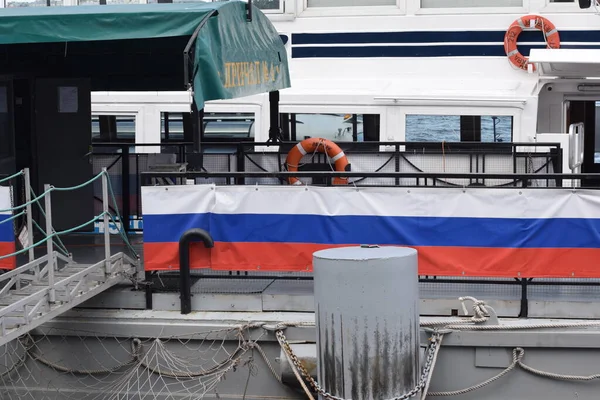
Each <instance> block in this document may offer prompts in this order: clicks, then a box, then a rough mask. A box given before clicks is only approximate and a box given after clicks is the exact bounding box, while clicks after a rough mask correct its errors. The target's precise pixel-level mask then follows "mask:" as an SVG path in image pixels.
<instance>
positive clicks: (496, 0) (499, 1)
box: [421, 0, 523, 8]
mask: <svg viewBox="0 0 600 400" xmlns="http://www.w3.org/2000/svg"><path fill="white" fill-rule="evenodd" d="M421 7H422V8H469V7H523V0H421Z"/></svg>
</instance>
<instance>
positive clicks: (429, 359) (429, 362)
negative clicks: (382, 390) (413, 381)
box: [275, 330, 442, 400]
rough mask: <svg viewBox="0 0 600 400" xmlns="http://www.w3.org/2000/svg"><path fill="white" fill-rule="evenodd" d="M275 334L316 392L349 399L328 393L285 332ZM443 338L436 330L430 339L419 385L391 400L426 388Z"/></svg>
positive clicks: (332, 399)
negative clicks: (304, 362) (314, 376)
mask: <svg viewBox="0 0 600 400" xmlns="http://www.w3.org/2000/svg"><path fill="white" fill-rule="evenodd" d="M275 335H276V336H277V340H278V341H279V343H280V344H281V347H282V348H283V350H284V351H285V352H286V353H287V354H288V356H289V357H290V359H291V360H292V363H293V364H294V366H295V367H296V368H297V369H298V370H299V371H300V373H301V374H302V376H303V377H304V379H306V381H307V382H308V383H309V384H310V385H311V386H312V388H313V389H314V390H315V392H317V393H319V394H320V395H321V396H323V397H325V398H327V399H330V400H347V399H344V398H342V397H337V396H334V395H332V394H331V393H328V392H327V391H325V389H323V388H322V387H321V386H320V385H319V383H318V382H317V381H315V380H314V379H313V377H312V376H310V374H309V373H308V371H307V370H306V368H305V367H304V365H303V364H302V363H301V362H300V360H299V359H298V357H297V356H296V354H294V352H293V350H292V348H291V346H290V344H289V342H288V340H287V338H286V337H285V335H284V334H283V331H281V330H278V331H277V332H276V333H275ZM441 338H442V333H439V332H434V333H433V334H432V335H431V338H430V339H429V340H430V345H429V346H428V348H427V352H426V360H425V367H424V368H423V371H422V374H421V379H420V380H419V383H418V384H417V386H415V387H414V388H413V389H412V390H411V391H410V392H408V393H406V394H403V395H401V396H398V397H394V398H393V399H391V400H407V399H411V398H413V397H415V396H416V395H417V394H419V392H421V391H422V390H423V388H425V385H426V384H427V379H428V377H429V374H430V373H431V369H432V367H433V360H434V358H435V351H436V349H437V347H438V345H439V343H440V340H441Z"/></svg>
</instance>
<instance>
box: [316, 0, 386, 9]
mask: <svg viewBox="0 0 600 400" xmlns="http://www.w3.org/2000/svg"><path fill="white" fill-rule="evenodd" d="M396 3H397V0H308V2H307V6H308V7H362V6H369V7H372V6H395V5H396Z"/></svg>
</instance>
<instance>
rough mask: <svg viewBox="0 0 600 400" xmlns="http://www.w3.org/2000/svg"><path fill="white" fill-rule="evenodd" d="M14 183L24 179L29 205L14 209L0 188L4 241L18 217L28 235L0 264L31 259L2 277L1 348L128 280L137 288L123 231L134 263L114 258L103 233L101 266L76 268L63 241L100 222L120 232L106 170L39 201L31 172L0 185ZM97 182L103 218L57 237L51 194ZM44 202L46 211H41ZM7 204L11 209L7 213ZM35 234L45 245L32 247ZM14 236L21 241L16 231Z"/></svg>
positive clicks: (49, 188) (48, 188)
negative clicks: (35, 210)
mask: <svg viewBox="0 0 600 400" xmlns="http://www.w3.org/2000/svg"><path fill="white" fill-rule="evenodd" d="M16 179H23V184H24V186H25V188H27V189H26V190H25V199H23V200H25V202H24V203H23V204H17V205H14V204H13V202H12V194H10V193H9V191H8V190H7V187H2V186H0V213H4V215H8V217H4V219H3V220H0V224H5V225H4V226H5V227H4V229H5V232H4V237H5V238H6V237H7V236H10V235H9V234H7V233H6V226H8V227H9V228H10V226H9V225H7V224H6V222H10V221H13V222H14V221H15V220H16V218H17V217H19V216H21V215H23V216H25V220H26V229H25V230H23V232H24V233H22V234H18V239H19V241H20V242H21V246H22V249H21V250H16V251H13V252H11V253H9V254H0V261H2V260H8V259H10V258H13V259H16V258H15V257H16V256H19V255H23V256H24V255H25V253H27V255H28V262H27V263H26V264H25V265H22V266H20V267H17V268H15V269H13V270H10V271H7V272H5V273H3V274H2V275H0V347H2V346H3V345H4V344H6V343H8V342H10V341H11V340H13V339H15V338H17V337H19V336H21V335H23V334H26V333H27V332H29V331H31V330H33V329H35V328H36V327H38V326H40V325H42V324H43V323H45V322H47V321H49V320H51V319H52V318H55V317H57V316H59V315H61V314H63V313H65V312H67V311H69V310H71V309H72V308H73V307H76V306H78V305H79V304H81V303H83V302H84V301H86V300H88V299H90V298H92V297H94V296H95V295H97V294H99V293H102V292H104V291H105V290H107V289H110V288H111V287H113V286H115V285H117V284H119V283H121V282H123V281H124V280H127V279H128V280H131V281H132V282H134V284H135V283H136V282H137V278H138V277H137V273H138V269H139V267H140V263H139V256H138V255H137V253H136V251H135V249H134V248H133V247H132V246H131V243H129V240H128V238H127V235H126V234H125V232H124V230H123V227H122V226H120V228H119V229H118V230H119V233H120V235H121V238H122V239H123V242H124V244H125V245H127V246H128V248H129V250H131V253H132V254H133V255H134V256H133V257H134V258H135V260H134V258H131V257H129V256H128V255H126V254H125V253H123V252H118V253H116V254H112V252H111V238H110V233H109V230H108V229H105V230H104V235H103V239H104V240H103V242H104V243H103V251H102V253H101V254H103V256H98V258H102V260H101V261H98V262H95V260H94V261H93V262H94V263H92V264H80V263H77V262H75V260H74V258H73V255H72V253H70V252H69V251H68V250H67V248H66V247H65V245H64V243H63V242H62V240H61V239H60V237H61V236H63V235H68V234H69V233H71V232H74V231H76V230H78V229H80V228H83V227H85V226H88V225H92V224H94V223H95V222H97V221H101V222H103V223H104V226H105V227H107V226H109V222H113V223H114V224H115V226H117V224H118V223H117V221H121V220H122V219H121V216H120V214H119V211H118V207H117V201H116V198H115V193H114V191H113V189H112V186H111V183H110V180H109V179H108V171H107V170H106V168H103V170H102V172H101V173H99V174H98V175H96V176H95V177H93V178H92V179H90V180H89V181H87V182H84V183H83V184H80V185H77V186H72V187H66V188H57V187H54V186H51V185H44V193H42V194H41V195H39V196H37V195H36V194H35V193H34V191H33V189H32V188H31V186H30V183H29V182H30V179H29V170H28V169H24V170H23V171H20V172H18V173H16V174H14V175H12V176H11V177H8V178H4V180H0V183H2V181H4V182H6V181H7V180H16ZM97 180H101V181H102V209H103V211H102V213H101V214H100V215H97V216H95V217H94V218H92V219H91V220H89V221H87V222H85V223H83V224H81V225H80V226H77V227H74V228H71V229H66V230H64V231H58V232H57V231H56V230H55V229H54V227H53V224H52V204H51V194H52V192H54V191H62V192H68V191H73V190H78V189H80V188H82V187H85V186H87V185H91V184H93V183H94V182H95V181H97ZM13 183H14V182H13ZM13 186H14V185H13ZM111 200H112V206H113V212H114V214H116V215H113V214H112V213H111V212H110V211H109V210H110V202H111ZM42 201H43V202H44V205H45V206H43V207H42V205H41V202H42ZM9 204H10V207H8V205H9ZM33 206H37V207H38V208H39V211H40V213H41V215H42V216H43V219H44V220H45V223H46V227H45V229H43V228H42V227H41V226H40V224H38V223H37V222H36V221H35V220H34V219H33V217H32V207H33ZM11 225H12V224H11ZM15 226H16V224H15ZM34 228H36V229H37V231H36V234H40V235H41V239H40V240H39V241H37V242H35V241H34V234H33V233H34ZM11 232H12V230H10V231H9V233H11ZM14 236H15V237H17V230H16V229H15V232H14ZM5 240H6V239H5ZM41 246H44V247H45V248H46V249H45V254H44V255H43V256H40V257H37V258H36V257H35V250H36V249H38V248H39V247H41ZM10 247H12V244H11V243H9V246H6V245H5V248H10ZM8 265H10V263H5V264H4V266H5V267H6V266H8Z"/></svg>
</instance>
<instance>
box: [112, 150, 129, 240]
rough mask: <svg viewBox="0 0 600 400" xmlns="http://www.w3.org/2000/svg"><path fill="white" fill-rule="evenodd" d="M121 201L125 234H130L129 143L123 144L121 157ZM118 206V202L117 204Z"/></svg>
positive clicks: (122, 224) (122, 223)
mask: <svg viewBox="0 0 600 400" xmlns="http://www.w3.org/2000/svg"><path fill="white" fill-rule="evenodd" d="M121 185H122V189H121V193H122V195H121V202H122V203H123V204H122V205H123V207H122V208H123V214H122V215H121V219H122V221H119V222H120V223H121V226H122V227H123V229H124V230H125V234H129V233H130V232H131V228H130V227H129V220H130V219H131V205H130V201H129V200H130V199H131V190H130V185H129V145H125V146H123V156H122V157H121ZM115 207H117V204H115Z"/></svg>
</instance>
